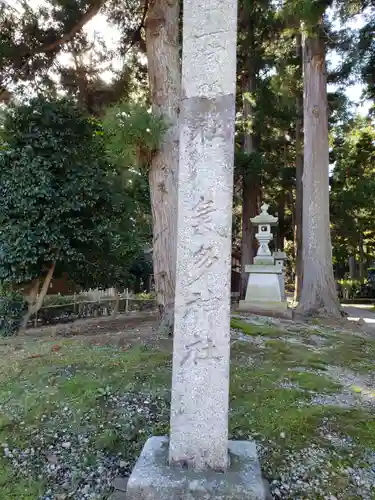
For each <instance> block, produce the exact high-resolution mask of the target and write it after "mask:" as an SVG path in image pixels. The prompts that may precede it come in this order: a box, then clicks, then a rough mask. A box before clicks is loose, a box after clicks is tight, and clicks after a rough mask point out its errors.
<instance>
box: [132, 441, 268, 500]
mask: <svg viewBox="0 0 375 500" xmlns="http://www.w3.org/2000/svg"><path fill="white" fill-rule="evenodd" d="M229 457H230V467H229V468H228V470H227V471H226V472H225V473H218V472H215V471H212V470H206V471H200V472H199V471H192V470H187V469H185V468H183V467H179V466H173V467H171V466H169V465H168V439H167V438H163V437H153V438H150V439H149V440H148V441H147V443H146V444H145V446H144V448H143V451H142V454H141V456H140V458H139V460H138V462H137V465H136V466H135V468H134V470H133V473H132V475H131V477H130V479H129V482H128V490H127V496H126V500H211V499H215V500H265V499H266V498H268V495H267V489H266V487H265V483H264V482H263V479H262V477H261V472H260V466H259V462H258V458H257V453H256V447H255V444H254V443H252V442H248V441H229Z"/></svg>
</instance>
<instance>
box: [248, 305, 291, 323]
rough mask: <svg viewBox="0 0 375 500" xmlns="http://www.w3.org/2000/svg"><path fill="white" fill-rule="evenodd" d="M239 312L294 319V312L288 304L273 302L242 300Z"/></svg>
mask: <svg viewBox="0 0 375 500" xmlns="http://www.w3.org/2000/svg"><path fill="white" fill-rule="evenodd" d="M238 311H242V312H249V313H253V314H259V315H264V316H282V317H285V318H288V319H291V318H292V310H291V309H290V308H289V307H288V302H287V301H284V302H276V301H275V302H273V301H272V302H271V301H261V300H258V301H257V300H240V302H239V306H238Z"/></svg>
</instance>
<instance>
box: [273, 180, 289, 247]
mask: <svg viewBox="0 0 375 500" xmlns="http://www.w3.org/2000/svg"><path fill="white" fill-rule="evenodd" d="M285 193H286V192H285V191H284V190H283V191H282V192H281V193H280V195H279V199H278V201H277V214H278V217H279V222H278V230H277V233H276V250H282V251H284V244H285V234H286V231H287V227H286V224H285V205H286V194H285Z"/></svg>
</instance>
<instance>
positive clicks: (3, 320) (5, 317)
mask: <svg viewBox="0 0 375 500" xmlns="http://www.w3.org/2000/svg"><path fill="white" fill-rule="evenodd" d="M26 310H27V303H26V301H25V298H24V296H23V295H22V294H21V293H20V292H18V291H16V290H14V289H12V288H11V287H10V286H6V285H2V286H1V287H0V336H2V337H10V336H12V335H16V334H17V333H18V330H19V329H20V326H21V322H22V317H23V315H24V314H25V312H26Z"/></svg>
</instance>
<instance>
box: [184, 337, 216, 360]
mask: <svg viewBox="0 0 375 500" xmlns="http://www.w3.org/2000/svg"><path fill="white" fill-rule="evenodd" d="M185 350H186V354H185V356H184V357H183V359H182V361H181V366H183V365H184V364H185V363H187V362H188V361H189V360H190V361H192V362H193V363H194V364H195V365H196V364H197V363H198V360H199V359H221V357H222V356H218V354H217V348H216V345H215V343H214V341H213V340H212V338H211V337H208V336H206V337H204V338H197V340H195V341H194V342H191V343H190V344H187V345H186V346H185Z"/></svg>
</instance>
